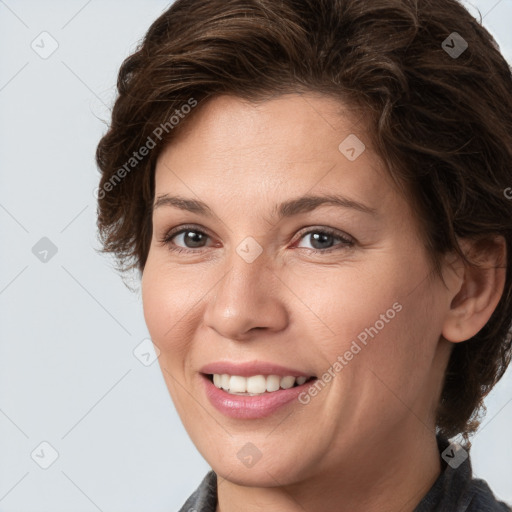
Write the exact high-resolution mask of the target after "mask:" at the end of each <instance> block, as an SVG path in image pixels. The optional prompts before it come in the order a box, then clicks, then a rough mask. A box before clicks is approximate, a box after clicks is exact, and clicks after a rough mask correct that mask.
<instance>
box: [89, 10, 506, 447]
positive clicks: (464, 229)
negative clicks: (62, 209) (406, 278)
mask: <svg viewBox="0 0 512 512" xmlns="http://www.w3.org/2000/svg"><path fill="white" fill-rule="evenodd" d="M466 45H467V48H466ZM117 88H118V96H117V99H116V101H115V105H114V108H113V111H112V121H111V124H110V126H109V129H108V132H107V133H106V134H105V135H104V136H103V137H102V139H101V141H100V142H99V145H98V148H97V154H96V159H97V164H98V166H99V169H100V171H101V173H102V175H101V180H100V186H99V189H98V228H99V239H100V241H101V243H102V249H101V250H102V251H104V252H107V253H112V254H114V255H115V257H116V261H117V262H118V268H120V269H121V270H123V271H125V270H128V269H138V270H139V271H140V272H143V269H144V266H145V262H146V258H147V255H148V250H149V245H150V240H151V235H152V221H151V215H152V203H153V199H154V197H153V196H154V170H155V163H156V159H157V157H158V155H159V153H160V152H161V149H162V148H163V147H165V145H167V144H169V143H170V142H171V141H172V140H173V138H174V137H175V136H176V134H177V133H178V132H179V131H180V130H181V129H182V128H183V127H184V126H186V124H187V121H188V120H190V119H191V118H192V116H194V115H196V114H197V112H199V110H200V106H199V107H198V108H196V109H195V111H194V112H190V113H189V114H188V115H183V114H184V113H187V112H189V111H190V110H191V108H192V107H190V108H189V107H186V106H187V105H189V106H190V105H194V102H195V104H202V103H204V102H205V101H206V100H208V99H209V98H212V97H215V96H218V95H221V94H231V95H235V96H237V97H240V98H242V99H246V100H249V101H253V102H257V101H264V100H266V99H270V98H272V97H276V96H278V95H280V94H285V93H293V92H295V93H297V92H298V93H302V92H318V93H321V94H326V95H329V96H331V97H334V98H336V99H339V100H340V101H341V102H343V104H345V105H347V104H348V105H350V106H351V107H353V108H355V109H356V110H358V111H359V112H360V113H361V116H362V119H364V120H365V122H367V125H368V132H369V134H368V136H369V137H371V141H372V143H373V145H374V147H375V149H376V150H377V153H378V154H379V155H380V156H381V158H382V160H383V162H384V163H385V165H386V168H387V170H388V172H389V173H390V175H391V176H392V177H393V179H394V181H395V182H396V183H397V185H399V186H400V188H401V190H403V192H404V193H405V194H406V197H407V198H408V200H409V203H410V204H411V206H412V207H413V208H414V210H415V212H416V215H417V218H418V220H419V226H420V227H421V232H422V233H421V234H422V237H423V239H424V242H425V247H426V248H427V251H428V254H429V256H430V258H431V261H432V264H433V267H432V268H433V270H434V271H435V272H437V273H438V274H439V273H440V268H441V267H440V261H441V257H442V256H443V255H444V254H446V253H448V252H450V251H454V252H455V253H457V254H459V255H460V256H461V257H463V258H464V261H466V263H467V264H473V263H472V262H470V261H468V260H467V258H466V257H465V254H464V252H463V251H462V249H461V247H460V246H459V239H460V238H470V239H475V240H481V239H486V238H491V237H494V236H495V235H501V236H503V237H504V238H505V239H506V245H507V258H506V268H507V272H506V283H505V289H504V292H503V295H502V297H501V299H500V302H499V304H498V306H497V307H496V309H495V311H494V312H493V314H492V316H491V318H490V319H489V321H488V323H487V324H486V325H485V326H484V327H483V328H482V329H481V330H480V331H479V332H478V333H477V334H476V335H475V336H474V337H473V338H471V339H469V340H467V341H465V342H463V343H458V344H456V345H455V346H454V348H453V351H452V354H451V357H450V360H449V363H448V367H447V370H446V375H445V379H444V384H443V388H442V393H441V398H440V402H439V406H438V410H437V417H436V425H437V431H438V432H439V433H441V434H443V435H444V436H446V437H454V436H456V435H457V434H462V436H463V437H464V438H465V439H466V441H468V435H469V434H472V433H474V432H475V431H476V429H477V428H478V426H479V424H480V421H481V413H483V412H485V406H484V404H483V399H484V397H485V396H486V395H487V394H488V393H489V391H490V390H491V389H492V388H493V386H494V385H495V384H496V383H497V382H498V380H499V379H500V378H501V377H502V376H503V374H504V372H505V370H506V368H507V366H508V364H509V363H510V359H511V352H512V340H511V329H510V328H511V324H512V277H511V273H510V270H509V269H510V268H511V259H512V200H511V199H512V189H511V188H510V187H512V76H511V68H510V66H509V65H508V63H507V62H506V60H505V59H504V58H503V56H502V55H501V53H500V51H499V47H498V45H497V44H496V41H495V40H494V39H493V37H492V36H491V35H490V34H489V32H488V31H487V30H486V29H485V28H484V27H483V26H482V22H481V15H480V21H478V20H477V19H475V18H474V17H473V16H471V15H470V13H469V12H468V11H467V10H466V9H465V8H464V7H463V6H462V5H461V4H460V3H459V2H458V1H457V0H429V1H428V2H426V1H422V0H280V1H279V2H277V1H275V0H177V1H176V2H175V3H174V4H172V5H171V7H170V8H169V9H168V10H166V11H165V12H164V13H163V14H162V15H161V16H160V17H159V18H158V19H157V20H156V21H155V22H154V23H153V24H152V25H151V27H150V28H149V30H148V32H147V34H146V35H145V37H144V39H143V40H142V41H141V43H140V44H139V46H138V47H137V49H136V51H135V52H134V53H133V54H132V55H131V56H129V57H128V58H127V59H126V60H125V61H124V63H123V64H122V66H121V68H120V71H119V76H118V82H117ZM185 107H186V108H185ZM173 116H174V119H175V120H178V118H179V122H178V123H177V122H176V121H174V122H172V121H171V120H172V119H173ZM149 141H151V143H150V142H149ZM143 148H146V149H145V151H143ZM128 163H129V164H128ZM507 191H508V194H507Z"/></svg>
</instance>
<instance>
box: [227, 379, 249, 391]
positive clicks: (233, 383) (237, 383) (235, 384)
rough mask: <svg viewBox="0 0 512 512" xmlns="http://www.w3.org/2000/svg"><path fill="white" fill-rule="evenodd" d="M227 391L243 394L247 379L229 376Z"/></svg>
mask: <svg viewBox="0 0 512 512" xmlns="http://www.w3.org/2000/svg"><path fill="white" fill-rule="evenodd" d="M229 390H230V391H233V393H245V392H246V391H247V379H246V378H245V377H240V376H239V375H231V377H230V378H229Z"/></svg>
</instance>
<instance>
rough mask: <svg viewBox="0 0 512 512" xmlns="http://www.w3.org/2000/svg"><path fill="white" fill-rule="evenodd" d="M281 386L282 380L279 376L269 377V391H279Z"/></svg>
mask: <svg viewBox="0 0 512 512" xmlns="http://www.w3.org/2000/svg"><path fill="white" fill-rule="evenodd" d="M280 385H281V378H280V377H279V376H278V375H269V376H268V377H267V391H277V390H278V389H279V386H280Z"/></svg>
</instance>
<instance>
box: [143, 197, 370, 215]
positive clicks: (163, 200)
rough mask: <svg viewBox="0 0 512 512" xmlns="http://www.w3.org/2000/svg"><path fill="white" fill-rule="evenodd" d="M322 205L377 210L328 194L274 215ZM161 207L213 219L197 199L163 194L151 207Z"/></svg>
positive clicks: (287, 206) (297, 201) (301, 199)
mask: <svg viewBox="0 0 512 512" xmlns="http://www.w3.org/2000/svg"><path fill="white" fill-rule="evenodd" d="M322 205H331V206H338V207H341V208H351V209H353V210H357V211H359V212H362V213H366V214H369V215H376V214H377V210H376V209H375V208H371V207H369V206H367V205H365V204H363V203H360V202H358V201H354V200H352V199H349V198H347V197H344V196H340V195H333V194H328V195H320V196H315V195H307V196H301V197H297V198H295V199H290V200H288V201H285V202H283V203H281V204H279V205H276V207H275V208H274V215H275V216H277V217H278V219H282V218H283V217H292V216H293V215H297V214H299V213H306V212H310V211H313V210H315V209H316V208H318V207H319V206H322ZM162 206H172V207H174V208H178V209H180V210H184V211H189V212H192V213H197V214H199V215H204V216H205V217H215V215H214V213H213V211H212V210H211V209H210V207H209V206H208V205H207V204H206V203H204V202H203V201H200V200H197V199H187V198H185V197H181V196H170V195H168V194H163V195H160V196H158V197H157V199H156V201H155V203H154V205H153V211H155V210H156V209H157V208H161V207H162Z"/></svg>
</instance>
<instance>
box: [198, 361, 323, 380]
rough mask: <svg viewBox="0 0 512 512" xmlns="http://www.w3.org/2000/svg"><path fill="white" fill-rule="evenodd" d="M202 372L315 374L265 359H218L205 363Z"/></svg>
mask: <svg viewBox="0 0 512 512" xmlns="http://www.w3.org/2000/svg"><path fill="white" fill-rule="evenodd" d="M200 372H201V373H205V374H207V375H212V374H218V375H222V374H224V373H227V374H228V375H240V376H241V377H250V376H251V375H278V376H280V377H286V376H293V377H312V376H313V374H311V373H305V372H303V371H301V370H297V369H295V368H287V367H285V366H281V365H279V364H274V363H269V362H265V361H247V362H242V363H240V362H239V363H235V362H233V361H216V362H214V363H209V364H206V365H204V366H203V367H202V368H201V370H200Z"/></svg>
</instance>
